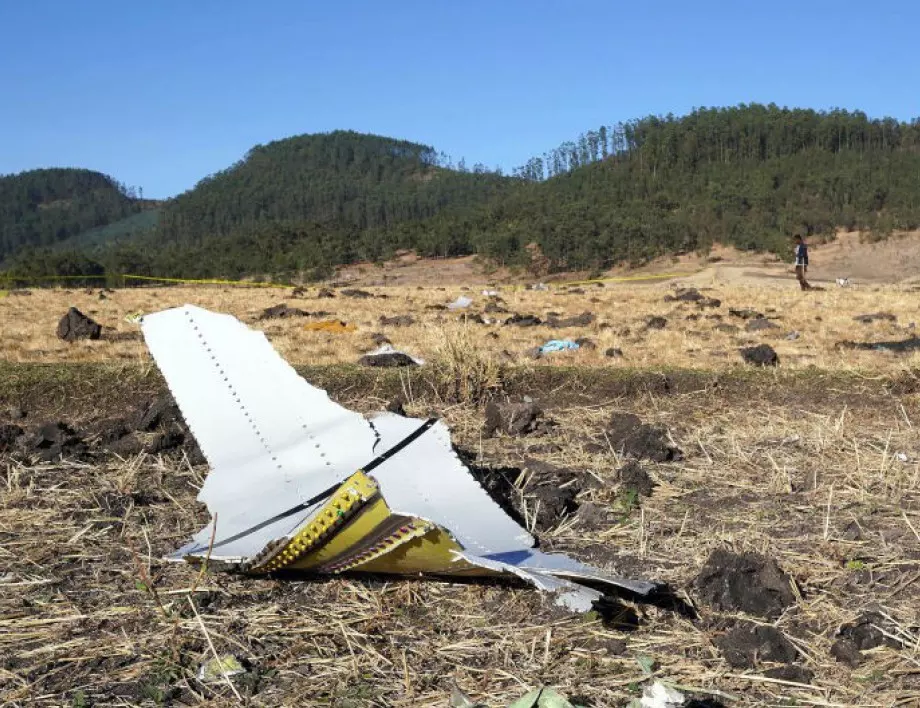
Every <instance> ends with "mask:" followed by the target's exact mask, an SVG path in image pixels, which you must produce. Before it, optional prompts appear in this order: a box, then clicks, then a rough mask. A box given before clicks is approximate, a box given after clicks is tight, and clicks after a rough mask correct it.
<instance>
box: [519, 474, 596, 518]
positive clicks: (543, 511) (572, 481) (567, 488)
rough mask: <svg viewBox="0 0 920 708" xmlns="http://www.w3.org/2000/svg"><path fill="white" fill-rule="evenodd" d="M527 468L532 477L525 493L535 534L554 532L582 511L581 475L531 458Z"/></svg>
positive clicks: (529, 478) (528, 481)
mask: <svg viewBox="0 0 920 708" xmlns="http://www.w3.org/2000/svg"><path fill="white" fill-rule="evenodd" d="M524 469H525V470H526V471H527V472H528V473H529V476H528V478H527V483H526V484H525V486H524V489H523V490H522V491H523V493H524V497H525V499H526V500H527V508H528V516H529V517H530V521H531V523H532V524H533V526H532V528H533V529H534V530H535V531H537V532H538V533H543V532H546V531H550V530H551V529H554V528H556V526H558V525H559V523H560V522H561V521H562V520H563V519H564V518H565V517H566V516H568V515H569V514H574V513H575V512H576V511H578V502H577V501H576V497H577V496H578V494H579V492H581V490H582V485H581V482H580V475H579V474H578V473H577V472H575V471H573V470H569V469H564V468H562V467H556V466H555V465H551V464H549V463H547V462H543V461H541V460H534V459H531V458H525V460H524ZM521 511H522V510H521Z"/></svg>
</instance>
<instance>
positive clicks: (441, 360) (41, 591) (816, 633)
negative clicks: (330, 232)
mask: <svg viewBox="0 0 920 708" xmlns="http://www.w3.org/2000/svg"><path fill="white" fill-rule="evenodd" d="M860 248H862V246H860ZM703 265H704V264H701V263H696V264H692V263H691V264H689V265H688V263H678V264H672V266H673V267H680V268H684V267H687V273H688V275H686V276H683V277H682V279H680V280H671V281H668V282H644V281H640V282H627V283H615V284H608V285H606V286H604V287H597V286H594V285H581V286H576V287H569V288H556V289H550V290H546V291H543V290H538V291H533V290H523V289H515V288H511V287H507V286H506V287H502V288H499V291H500V292H499V296H500V298H501V299H500V300H497V299H495V298H490V297H487V296H484V295H482V293H481V291H482V290H483V288H484V287H485V286H484V285H483V284H479V285H476V286H472V285H470V286H463V285H460V284H445V285H443V286H438V285H435V284H433V283H429V284H428V285H424V286H421V287H419V286H417V285H415V284H412V285H405V284H404V285H400V286H389V287H378V286H372V285H369V284H367V283H364V282H362V283H360V284H359V286H360V287H361V288H362V289H364V290H366V291H368V292H369V293H370V294H371V297H364V298H362V297H349V296H347V295H346V294H344V293H343V290H344V289H346V288H343V287H336V288H333V292H334V297H318V295H319V289H318V288H308V289H307V290H306V291H305V292H304V293H300V294H297V295H296V296H295V295H294V293H292V292H291V291H290V290H289V289H288V290H267V289H258V290H256V289H233V288H223V287H199V288H185V287H183V288H144V289H135V290H118V291H114V292H104V293H103V296H104V299H100V295H99V291H98V289H96V290H93V291H91V292H85V291H83V290H76V291H71V292H67V291H64V290H55V291H38V290H36V291H33V292H32V293H31V294H30V295H24V294H15V293H14V294H10V295H9V296H7V297H5V298H2V299H0V557H2V559H3V560H2V562H0V705H11V706H20V705H21V706H26V705H40V706H60V705H66V706H74V707H77V706H135V705H143V706H148V705H192V706H205V705H213V706H224V705H236V704H241V705H243V704H245V705H254V706H277V705H304V706H314V705H316V706H343V707H344V706H349V707H358V706H432V707H434V706H444V705H447V701H448V697H449V695H450V693H451V690H452V688H453V687H454V686H457V687H459V688H460V689H462V690H463V691H464V692H466V693H467V694H469V695H470V696H471V697H472V698H473V699H475V700H477V701H482V702H483V703H484V704H486V705H489V706H505V705H507V704H508V703H510V702H511V701H512V700H513V699H515V698H517V697H519V696H521V695H522V694H524V693H525V692H526V691H527V690H528V689H530V688H533V687H535V686H540V685H544V684H546V685H552V686H554V687H556V688H558V689H559V690H560V691H561V692H563V693H565V694H566V695H567V696H569V697H570V699H572V700H573V702H575V703H578V704H579V705H584V706H594V707H601V706H623V705H626V703H627V701H629V700H630V699H631V698H634V697H636V696H638V695H639V693H640V692H641V690H642V687H643V686H644V685H646V684H647V683H648V682H649V681H651V680H653V679H660V680H664V681H668V682H670V683H672V684H675V685H679V686H681V687H683V688H682V690H684V692H685V693H686V694H687V695H692V696H694V697H695V698H696V699H697V700H698V702H697V703H696V704H695V705H698V706H718V705H725V706H731V705H758V706H761V705H762V706H768V705H769V706H776V705H790V706H791V705H799V706H910V705H920V613H918V609H917V608H918V607H920V442H918V438H917V432H916V427H915V426H917V425H918V421H920V399H918V395H917V394H918V392H920V379H918V377H917V375H916V373H915V372H916V369H917V368H918V367H917V364H918V361H917V353H916V351H915V350H914V349H913V347H914V342H916V341H917V340H915V339H914V332H915V330H914V327H913V322H914V321H915V320H916V319H917V318H918V309H917V305H916V297H917V293H915V292H914V290H913V287H912V286H911V285H910V284H909V283H901V284H895V283H888V284H882V283H865V282H857V283H856V285H855V286H854V287H849V288H837V287H836V286H833V285H829V286H828V287H827V289H826V290H824V291H821V292H810V293H801V292H799V291H798V290H797V288H796V287H795V282H794V280H793V279H792V277H791V276H790V275H789V274H787V273H785V269H784V268H783V267H782V266H773V265H763V264H761V265H757V264H754V263H743V262H738V261H732V262H730V263H726V264H722V265H720V264H718V263H717V264H708V265H705V268H706V270H702V271H700V270H697V271H696V272H691V269H690V268H689V266H695V267H699V266H703ZM751 269H753V270H751ZM744 273H754V275H750V274H749V275H744ZM841 275H843V274H841ZM774 276H779V277H774ZM688 286H692V287H694V288H696V289H697V291H698V296H692V297H693V298H697V299H690V300H686V301H683V300H674V299H671V298H673V297H674V296H675V295H677V294H678V293H680V292H682V291H681V290H679V288H682V287H688ZM465 288H468V289H465ZM460 295H466V296H469V297H471V298H472V299H473V304H472V305H471V306H470V307H469V308H467V309H465V310H463V311H462V312H460V311H450V310H444V309H440V307H441V306H443V305H445V304H446V303H448V302H451V301H453V300H454V299H456V298H457V297H458V296H460ZM384 296H385V297H384ZM666 298H668V299H666ZM699 298H703V300H708V299H713V298H714V299H718V300H720V301H721V302H720V303H719V304H718V305H716V304H715V303H712V302H704V301H701V300H700V299H699ZM185 302H192V303H195V304H199V305H201V306H203V307H207V308H210V309H214V310H220V311H225V312H230V313H233V314H235V315H237V316H239V317H241V318H242V319H243V320H244V321H246V322H247V323H249V324H252V325H253V326H258V327H260V328H262V329H264V330H265V332H266V333H267V335H268V336H269V338H270V339H271V340H272V341H273V343H274V344H275V345H276V347H277V348H278V349H279V351H280V352H281V353H282V354H283V355H284V356H286V357H287V358H288V359H289V360H290V361H292V362H293V363H295V364H298V365H300V368H299V370H300V371H301V373H302V375H304V376H305V377H306V378H307V379H308V380H310V381H312V382H314V383H316V384H317V385H320V386H322V387H324V388H327V389H328V390H329V391H330V393H331V395H333V397H334V398H336V399H337V400H340V401H341V402H343V403H345V404H346V405H348V406H350V407H353V408H356V409H358V410H361V411H372V410H379V409H381V408H383V407H384V406H386V405H387V404H388V403H391V402H394V401H399V402H401V403H402V404H403V406H404V407H405V409H406V411H407V412H408V413H409V414H411V415H419V416H425V415H434V416H438V417H442V418H444V419H445V420H446V422H447V423H448V424H449V425H450V426H451V430H452V433H453V438H454V442H455V444H456V445H457V446H458V447H459V448H460V449H461V450H463V451H464V452H465V453H466V454H467V455H468V457H469V459H470V460H471V462H470V464H471V466H472V467H473V469H474V473H475V474H476V475H477V477H478V478H479V479H480V481H481V482H482V483H483V485H484V486H485V487H486V488H487V489H489V491H490V493H491V494H493V495H494V496H495V497H496V498H497V499H499V500H500V501H501V502H502V503H503V504H505V505H506V506H508V507H509V508H511V509H513V511H514V512H515V513H517V514H519V515H520V517H521V518H522V519H523V520H524V521H525V523H526V524H527V525H528V526H529V527H530V528H532V529H533V531H534V532H535V534H536V535H537V536H538V538H539V539H540V545H541V547H542V548H544V549H549V550H561V551H565V552H567V553H570V554H571V555H573V556H574V557H576V558H579V559H581V560H583V561H585V562H590V563H593V564H596V565H599V566H602V567H605V568H611V569H614V570H616V571H617V572H619V573H622V574H624V575H627V576H630V577H635V578H645V579H652V580H656V581H659V582H661V583H663V584H664V590H663V592H662V593H660V594H659V596H657V597H656V598H653V601H651V602H645V601H643V602H639V601H637V600H636V599H635V598H628V597H619V598H610V599H609V601H607V602H605V603H604V604H603V605H602V606H599V607H598V608H597V611H596V612H592V613H589V614H587V615H583V616H572V615H568V614H565V613H562V612H561V611H559V610H558V609H556V608H554V607H553V606H552V605H551V604H549V603H548V602H546V601H544V598H542V597H541V596H540V594H539V593H538V591H536V590H534V589H532V588H528V587H523V586H517V585H514V584H513V583H508V584H503V583H468V584H460V583H452V582H441V581H436V580H429V579H424V580H422V579H405V580H399V579H392V578H381V577H370V578H365V577H335V578H307V577H272V578H268V579H264V578H262V579H253V578H246V577H239V576H235V575H228V574H222V573H217V572H211V573H206V574H204V575H199V573H198V571H197V570H195V569H194V568H192V567H190V566H186V565H183V564H168V563H165V562H163V561H162V560H161V558H162V556H163V555H164V554H166V553H168V552H170V551H171V550H173V549H175V548H176V547H177V546H179V545H181V544H182V543H183V542H184V541H185V540H187V538H188V537H189V536H190V535H191V534H192V533H193V532H195V531H197V530H198V528H200V527H201V526H202V525H203V524H204V523H205V522H206V521H207V512H206V510H204V509H203V508H201V507H200V506H199V505H198V504H197V503H196V501H195V497H196V495H197V490H198V488H199V487H200V485H201V483H202V481H203V479H204V477H205V475H206V474H207V466H206V464H204V460H203V459H202V457H201V455H200V452H199V451H198V450H197V446H196V444H195V442H194V439H193V438H192V437H191V435H190V434H189V432H188V430H187V429H186V428H185V426H184V423H183V421H182V420H181V417H180V416H178V415H177V414H176V412H175V410H174V409H173V408H171V407H170V406H169V405H168V404H169V402H168V399H167V398H166V395H167V394H166V391H165V388H164V385H163V382H162V380H161V379H160V378H159V376H158V373H157V371H156V369H155V367H154V366H153V365H152V362H151V361H150V359H149V357H148V355H147V353H146V350H145V348H144V346H143V342H142V341H141V340H140V338H139V330H138V327H137V326H136V325H135V324H132V323H130V322H128V321H127V320H126V319H125V317H126V315H129V314H132V313H137V312H141V313H143V312H152V311H155V310H159V309H163V308H166V307H170V306H174V305H179V304H182V303H185ZM278 304H286V305H287V306H288V307H290V308H299V309H303V310H305V311H307V312H309V313H311V314H308V315H300V314H296V313H295V314H293V315H292V316H288V317H283V318H280V319H264V320H262V319H259V317H260V314H261V313H262V311H263V310H264V309H265V308H267V307H270V306H274V305H278ZM70 306H76V307H78V308H79V309H80V310H82V311H83V312H84V313H86V314H88V315H90V316H91V317H93V318H94V319H96V320H97V321H98V322H99V323H100V324H101V325H102V326H103V334H102V338H101V339H100V340H98V341H78V342H74V343H72V344H68V343H66V342H63V341H61V340H59V339H58V338H57V337H56V336H55V327H56V325H57V321H58V319H59V318H60V317H61V315H62V314H64V312H66V310H67V308H68V307H70ZM497 308H500V309H504V310H507V311H506V312H500V311H496V309H497ZM731 310H739V311H740V310H753V311H756V313H757V314H762V315H764V316H765V317H764V318H763V320H761V319H760V318H757V317H755V316H752V313H743V314H744V315H745V316H740V315H739V314H737V313H736V314H732V313H731ZM320 311H325V312H327V313H328V314H317V312H320ZM585 312H588V313H589V314H590V316H589V317H583V318H581V317H579V316H581V315H583V313H585ZM515 314H517V315H534V316H536V317H537V318H539V319H540V320H541V321H542V322H541V324H537V325H534V326H522V325H521V324H504V322H505V320H507V319H508V318H511V317H512V316H513V315H515ZM463 315H466V316H467V321H466V322H461V321H458V318H460V317H461V316H463ZM474 315H479V316H481V317H482V318H483V319H485V320H486V321H485V323H479V322H478V321H473V316H474ZM860 315H877V316H874V317H870V318H867V321H865V322H863V321H861V320H857V319H854V317H857V316H860ZM878 315H880V316H878ZM398 316H408V317H410V318H411V319H412V320H413V322H411V323H408V322H406V321H405V320H403V321H402V322H400V323H395V322H393V323H390V324H384V323H381V321H380V318H381V317H387V318H392V317H398ZM575 317H579V319H578V320H577V321H576V322H570V323H567V324H566V323H563V326H553V323H555V325H558V324H559V320H565V319H567V318H575ZM654 317H660V318H664V319H665V320H666V321H665V322H664V323H662V322H660V321H657V320H653V319H652V318H654ZM331 318H335V319H340V320H343V321H345V322H348V323H350V324H353V325H355V326H356V328H357V329H356V330H355V331H347V332H343V333H338V334H332V333H323V332H315V331H308V330H307V329H305V326H306V325H309V324H311V323H316V322H320V321H323V320H326V319H331ZM491 320H496V321H495V322H492V321H491ZM547 321H549V322H550V324H547ZM763 321H766V322H767V323H768V325H769V323H772V324H773V325H775V327H769V326H768V325H764V324H763ZM751 322H758V324H757V325H756V327H764V328H763V329H752V330H751V331H749V327H750V323H751ZM792 333H798V336H797V337H794V338H787V337H788V335H790V334H792ZM374 334H382V335H385V336H386V337H387V338H388V339H390V340H391V341H392V343H393V344H394V345H395V346H397V347H399V348H402V349H405V350H406V351H408V352H410V353H411V354H413V355H416V356H420V357H422V358H424V359H425V360H426V363H425V365H424V366H421V367H418V368H414V369H413V368H410V369H398V370H382V369H373V368H367V367H361V366H359V365H357V364H356V362H357V360H358V358H359V357H360V356H361V355H362V354H363V353H364V352H366V351H368V350H369V349H372V348H373V347H374V346H376V344H375V342H374V341H373V335H374ZM582 337H585V338H588V339H589V340H591V342H592V343H593V344H594V345H595V348H591V347H590V345H587V346H582V348H581V349H579V350H578V351H576V352H569V353H558V354H553V355H546V356H543V357H540V358H538V359H533V358H531V357H530V356H529V355H528V353H527V352H528V350H531V349H532V348H533V347H535V346H537V345H540V344H542V343H543V342H545V341H546V340H548V339H551V338H570V339H576V338H582ZM842 341H850V342H857V343H860V342H861V343H865V344H867V346H866V347H865V348H857V349H853V348H848V347H840V346H838V343H840V342H842ZM878 342H902V343H903V344H902V345H901V348H902V349H904V351H902V352H897V351H887V350H880V349H878V348H872V347H871V346H868V345H869V344H871V343H878ZM760 343H767V344H770V345H772V346H773V347H774V348H775V350H776V351H777V353H778V355H779V360H780V363H779V366H778V367H776V368H769V369H761V368H754V367H751V366H749V365H746V364H744V363H743V362H742V359H741V357H740V355H739V352H738V349H739V348H740V347H742V346H747V345H753V344H760ZM615 348H616V349H620V350H621V351H622V356H619V355H610V356H608V355H607V350H608V349H615ZM525 395H526V396H529V397H531V398H532V399H535V400H536V402H537V403H538V405H539V406H540V407H541V408H542V410H543V413H542V416H543V419H544V421H547V422H545V424H543V425H541V426H539V427H538V430H537V432H533V433H529V434H523V435H516V436H508V435H501V436H498V437H494V438H489V437H486V436H484V435H483V420H484V412H483V409H484V406H485V404H486V402H487V400H490V399H491V400H496V401H502V400H505V399H506V398H509V397H510V398H512V399H517V398H520V397H522V396H525ZM154 410H156V411H161V412H162V414H157V415H156V416H153V415H152V413H151V411H154ZM626 413H628V414H635V415H636V416H638V417H639V419H641V422H642V423H643V424H645V427H642V426H640V424H639V422H638V421H636V420H635V419H633V418H629V417H628V416H624V415H623V414H626ZM49 423H50V424H51V425H48V424H49ZM624 426H625V427H624ZM636 426H639V427H636ZM624 431H625V432H624ZM640 433H641V434H640ZM214 652H217V653H219V654H232V655H233V656H235V657H236V658H237V659H238V660H239V661H240V662H241V663H242V665H243V668H244V669H245V672H244V673H243V674H241V675H239V676H236V677H234V678H233V680H232V687H231V686H229V685H228V684H227V683H225V682H221V681H218V682H208V681H203V680H200V679H199V677H198V671H199V667H200V666H201V665H202V663H203V662H206V661H207V660H208V659H210V658H211V657H212V656H213V653H214Z"/></svg>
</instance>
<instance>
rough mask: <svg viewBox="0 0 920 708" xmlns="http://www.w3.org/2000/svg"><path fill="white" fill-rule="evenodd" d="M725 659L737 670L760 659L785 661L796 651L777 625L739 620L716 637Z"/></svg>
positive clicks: (794, 655)
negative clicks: (771, 625)
mask: <svg viewBox="0 0 920 708" xmlns="http://www.w3.org/2000/svg"><path fill="white" fill-rule="evenodd" d="M715 645H716V646H717V647H718V648H719V651H721V652H722V655H723V656H724V657H725V660H726V661H727V662H728V663H729V665H730V666H732V667H734V668H736V669H753V668H754V667H756V666H757V665H758V664H759V663H760V662H762V661H768V662H776V663H783V664H788V663H791V662H793V661H795V660H796V658H797V653H796V650H795V647H794V646H793V645H792V642H790V641H789V640H788V639H786V637H784V636H783V633H782V632H781V631H779V630H778V629H777V628H776V627H765V626H763V625H757V624H754V623H752V622H739V623H738V624H737V625H735V627H733V628H732V629H730V630H729V631H728V632H726V633H725V634H723V635H722V636H721V637H718V638H717V639H716V640H715Z"/></svg>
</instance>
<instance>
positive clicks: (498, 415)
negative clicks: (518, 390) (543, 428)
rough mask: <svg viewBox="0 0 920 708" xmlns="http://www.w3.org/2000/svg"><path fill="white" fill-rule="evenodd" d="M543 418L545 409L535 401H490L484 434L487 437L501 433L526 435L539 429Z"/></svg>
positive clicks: (487, 407)
mask: <svg viewBox="0 0 920 708" xmlns="http://www.w3.org/2000/svg"><path fill="white" fill-rule="evenodd" d="M542 418H543V410H542V409H541V408H540V407H539V406H538V405H537V404H536V403H533V402H523V403H514V402H510V401H509V402H505V403H502V402H498V401H489V403H488V405H487V406H486V420H485V426H484V428H483V434H484V435H485V436H486V437H487V438H490V437H493V436H494V435H496V434H499V433H505V434H507V435H526V434H527V433H532V432H534V431H535V430H536V429H537V427H538V425H539V423H540V420H541V419H542Z"/></svg>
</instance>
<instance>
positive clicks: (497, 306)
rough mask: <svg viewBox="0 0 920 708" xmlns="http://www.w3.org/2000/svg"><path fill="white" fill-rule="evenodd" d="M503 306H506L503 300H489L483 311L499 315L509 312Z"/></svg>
mask: <svg viewBox="0 0 920 708" xmlns="http://www.w3.org/2000/svg"><path fill="white" fill-rule="evenodd" d="M503 304H504V300H502V299H501V298H494V299H491V300H489V302H487V303H486V306H485V307H484V308H482V311H483V312H485V313H486V314H498V313H502V312H508V310H507V309H506V308H504V307H502V305H503ZM442 307H443V306H442Z"/></svg>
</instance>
